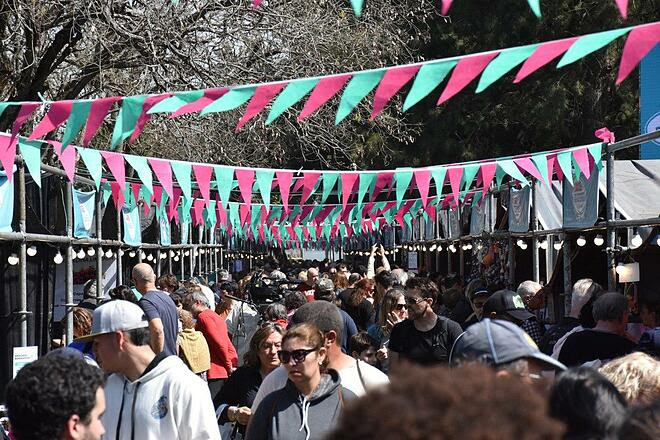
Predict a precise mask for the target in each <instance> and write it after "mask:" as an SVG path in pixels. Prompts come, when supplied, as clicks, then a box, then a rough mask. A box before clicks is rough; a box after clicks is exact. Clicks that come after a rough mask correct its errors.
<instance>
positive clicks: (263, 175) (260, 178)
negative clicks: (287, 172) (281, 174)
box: [256, 169, 275, 210]
mask: <svg viewBox="0 0 660 440" xmlns="http://www.w3.org/2000/svg"><path fill="white" fill-rule="evenodd" d="M256 176H257V178H256V181H257V186H258V187H259V192H260V193H261V198H262V199H263V201H264V206H265V207H266V210H269V209H270V190H271V188H272V187H273V177H275V171H272V170H260V169H258V170H257V172H256Z"/></svg>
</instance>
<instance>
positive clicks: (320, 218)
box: [312, 206, 335, 235]
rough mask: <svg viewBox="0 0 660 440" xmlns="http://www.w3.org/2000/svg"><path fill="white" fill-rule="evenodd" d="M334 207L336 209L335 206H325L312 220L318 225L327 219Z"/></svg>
mask: <svg viewBox="0 0 660 440" xmlns="http://www.w3.org/2000/svg"><path fill="white" fill-rule="evenodd" d="M334 209H335V207H334V206H324V207H323V208H321V211H319V213H318V215H317V216H316V217H315V218H314V219H313V220H312V221H313V222H314V223H316V224H317V225H319V224H321V223H323V221H325V219H326V218H327V217H328V216H329V215H330V213H331V212H332V211H333V210H334ZM317 235H318V234H317Z"/></svg>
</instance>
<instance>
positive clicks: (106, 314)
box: [75, 300, 149, 342]
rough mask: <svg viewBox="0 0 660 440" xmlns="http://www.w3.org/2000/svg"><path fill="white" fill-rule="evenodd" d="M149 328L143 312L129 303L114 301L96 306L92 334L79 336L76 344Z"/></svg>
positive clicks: (135, 305)
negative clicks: (107, 334)
mask: <svg viewBox="0 0 660 440" xmlns="http://www.w3.org/2000/svg"><path fill="white" fill-rule="evenodd" d="M144 327H149V322H148V321H147V317H146V315H145V314H144V311H143V310H142V309H141V308H140V306H138V305H137V304H134V303H132V302H130V301H122V300H114V301H109V302H107V303H105V304H102V305H100V306H98V307H97V308H96V309H95V310H94V316H93V318H92V333H91V334H89V335H85V336H81V337H80V338H78V339H76V340H75V341H76V342H89V341H91V340H93V339H94V338H95V337H96V336H99V335H103V334H106V333H112V332H122V331H128V330H135V329H136V328H144Z"/></svg>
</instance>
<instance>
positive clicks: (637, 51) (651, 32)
mask: <svg viewBox="0 0 660 440" xmlns="http://www.w3.org/2000/svg"><path fill="white" fill-rule="evenodd" d="M658 41H660V23H652V24H649V25H645V26H638V27H636V28H634V29H633V30H631V31H630V33H629V34H628V38H627V39H626V44H625V45H624V46H623V53H622V54H621V64H619V74H618V75H617V77H616V85H619V84H621V83H622V82H623V80H624V79H626V77H627V76H628V75H630V72H632V71H633V69H634V68H635V67H636V66H637V64H639V62H640V61H641V60H642V58H644V57H645V56H646V54H648V53H649V52H650V51H651V49H653V48H654V47H655V45H656V44H658Z"/></svg>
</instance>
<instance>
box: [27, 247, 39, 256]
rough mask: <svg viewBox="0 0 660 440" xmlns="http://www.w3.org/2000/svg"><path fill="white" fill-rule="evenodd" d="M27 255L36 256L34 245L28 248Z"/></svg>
mask: <svg viewBox="0 0 660 440" xmlns="http://www.w3.org/2000/svg"><path fill="white" fill-rule="evenodd" d="M27 254H28V255H29V256H30V257H34V256H35V255H37V247H36V246H35V245H32V246H30V247H29V248H28V250H27Z"/></svg>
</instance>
